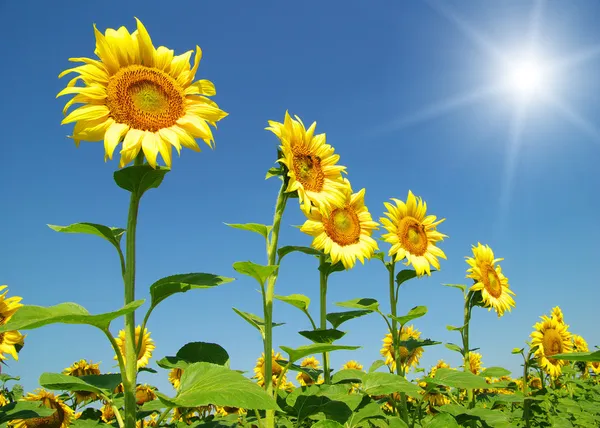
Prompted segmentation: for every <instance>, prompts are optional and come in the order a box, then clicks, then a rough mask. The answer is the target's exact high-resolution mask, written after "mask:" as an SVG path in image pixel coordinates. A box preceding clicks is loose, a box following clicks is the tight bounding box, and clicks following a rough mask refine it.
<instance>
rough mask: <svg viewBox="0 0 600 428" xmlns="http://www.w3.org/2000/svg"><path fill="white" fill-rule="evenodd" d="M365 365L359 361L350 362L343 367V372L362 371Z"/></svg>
mask: <svg viewBox="0 0 600 428" xmlns="http://www.w3.org/2000/svg"><path fill="white" fill-rule="evenodd" d="M362 369H363V365H362V364H360V363H359V362H358V361H354V360H350V361H348V362H347V363H346V364H344V365H343V366H342V370H362Z"/></svg>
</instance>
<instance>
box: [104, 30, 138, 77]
mask: <svg viewBox="0 0 600 428" xmlns="http://www.w3.org/2000/svg"><path fill="white" fill-rule="evenodd" d="M105 37H106V41H107V42H108V44H109V46H110V47H111V49H112V51H113V52H114V53H115V56H116V58H117V60H118V61H119V64H120V66H121V67H127V66H128V65H131V64H134V63H135V62H136V61H135V59H136V51H137V49H136V48H137V46H136V44H135V42H134V41H133V38H132V37H131V34H129V31H127V28H125V27H120V28H119V29H118V30H116V31H115V30H113V29H112V28H108V29H107V30H106V35H105Z"/></svg>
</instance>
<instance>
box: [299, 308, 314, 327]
mask: <svg viewBox="0 0 600 428" xmlns="http://www.w3.org/2000/svg"><path fill="white" fill-rule="evenodd" d="M302 312H304V313H305V314H306V316H307V317H308V320H309V321H310V324H311V325H312V328H313V330H316V329H317V325H316V324H315V320H313V317H311V316H310V314H309V313H308V311H302Z"/></svg>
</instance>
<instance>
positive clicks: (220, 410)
mask: <svg viewBox="0 0 600 428" xmlns="http://www.w3.org/2000/svg"><path fill="white" fill-rule="evenodd" d="M246 413H248V411H247V410H246V409H240V408H239V407H228V406H217V410H216V414H217V415H218V416H227V415H245V414H246Z"/></svg>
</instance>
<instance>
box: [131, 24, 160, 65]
mask: <svg viewBox="0 0 600 428" xmlns="http://www.w3.org/2000/svg"><path fill="white" fill-rule="evenodd" d="M135 20H136V21H137V41H138V46H139V50H140V55H141V60H142V65H145V66H146V67H153V66H154V51H155V49H154V45H153V44H152V39H150V35H149V34H148V31H146V27H144V24H142V21H140V20H139V19H137V18H135Z"/></svg>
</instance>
